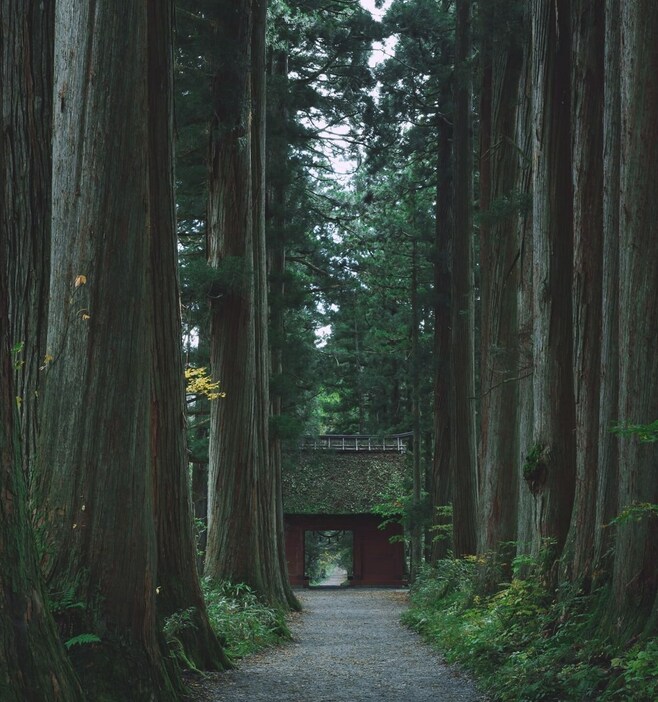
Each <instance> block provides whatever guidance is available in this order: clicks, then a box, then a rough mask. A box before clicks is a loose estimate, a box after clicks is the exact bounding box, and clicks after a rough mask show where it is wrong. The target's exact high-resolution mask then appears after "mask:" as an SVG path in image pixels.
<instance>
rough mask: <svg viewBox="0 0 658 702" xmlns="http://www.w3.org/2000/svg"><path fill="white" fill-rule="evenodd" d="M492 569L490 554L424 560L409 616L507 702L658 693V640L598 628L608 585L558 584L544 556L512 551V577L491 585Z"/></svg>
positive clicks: (641, 696)
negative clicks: (586, 588)
mask: <svg viewBox="0 0 658 702" xmlns="http://www.w3.org/2000/svg"><path fill="white" fill-rule="evenodd" d="M491 568H496V566H495V565H492V557H491V556H486V557H477V558H475V557H472V558H467V559H461V560H454V559H451V560H445V561H441V562H440V563H439V564H438V565H437V567H436V568H426V569H425V570H424V571H423V572H422V573H421V574H420V576H419V578H418V580H417V582H416V583H415V585H414V587H413V589H412V593H411V608H410V610H409V611H408V612H407V613H405V615H404V621H405V622H406V623H407V624H408V625H410V626H411V627H413V628H414V629H416V630H417V631H419V632H421V633H422V634H423V635H424V636H425V637H426V638H427V639H429V640H430V641H431V642H432V643H434V644H435V645H437V646H438V647H439V648H440V649H441V650H442V651H443V652H444V654H445V656H446V659H447V660H448V661H450V662H459V663H461V664H462V665H464V666H465V667H466V668H468V669H469V670H471V671H472V672H473V673H474V674H475V675H476V676H477V677H478V678H479V681H480V683H481V684H482V686H483V687H484V688H485V689H486V690H487V692H488V693H490V694H491V695H492V697H493V698H495V699H496V700H500V701H501V702H507V701H508V702H512V701H514V702H516V701H518V700H524V701H525V700H527V701H531V700H546V701H548V700H561V701H563V702H570V701H573V702H576V701H577V702H584V701H587V700H592V701H594V700H597V701H598V700H610V701H612V700H629V701H630V700H646V701H647V702H648V700H653V699H656V691H657V690H658V687H657V686H658V644H657V642H656V640H655V639H649V640H646V641H642V642H638V643H636V644H635V645H634V646H632V647H630V648H628V647H627V646H625V645H623V644H614V645H613V644H612V643H611V642H610V640H609V638H608V637H606V635H605V633H604V632H602V631H601V630H600V628H599V621H600V618H601V613H602V611H603V609H604V608H605V607H606V606H607V603H608V601H609V600H608V598H609V594H608V591H607V590H605V589H602V590H598V591H596V592H593V593H591V594H587V595H585V594H583V593H582V592H579V591H577V590H576V589H575V588H573V587H570V588H563V589H560V590H558V591H555V590H552V589H550V588H549V586H548V582H549V581H548V579H547V578H545V577H544V574H545V563H544V559H543V556H541V555H540V557H539V558H532V557H529V556H522V557H518V558H516V559H514V561H513V569H512V571H513V572H512V577H511V578H510V579H508V580H502V581H499V583H498V586H497V587H496V588H495V591H494V592H492V593H485V592H484V591H483V589H482V584H483V582H485V581H489V582H490V581H491V574H490V573H489V574H488V575H483V573H484V572H485V571H487V569H491ZM498 572H500V573H501V574H502V572H503V571H502V570H501V571H498ZM521 572H524V573H525V577H519V574H520V573H521Z"/></svg>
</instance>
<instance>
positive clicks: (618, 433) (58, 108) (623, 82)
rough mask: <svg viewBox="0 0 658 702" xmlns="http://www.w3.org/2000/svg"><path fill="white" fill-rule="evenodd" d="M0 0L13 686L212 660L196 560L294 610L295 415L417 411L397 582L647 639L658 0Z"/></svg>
mask: <svg viewBox="0 0 658 702" xmlns="http://www.w3.org/2000/svg"><path fill="white" fill-rule="evenodd" d="M382 6H384V7H382ZM371 10H372V12H371ZM373 13H375V14H373ZM0 20H1V34H0V71H1V74H0V75H1V78H0V101H1V103H2V118H1V119H2V136H1V141H0V163H1V164H2V165H1V169H0V174H1V176H0V249H1V250H2V251H4V252H5V255H4V256H3V261H2V265H1V266H0V340H1V345H0V373H2V380H1V382H0V455H1V460H2V464H1V474H0V475H1V480H2V483H1V486H0V590H1V591H2V595H1V598H0V698H1V699H2V700H3V701H4V700H7V701H8V702H13V701H14V700H16V701H17V702H18V701H24V700H35V701H40V700H44V701H46V700H47V701H48V702H53V701H54V702H57V701H62V702H69V701H77V700H83V699H97V700H135V701H138V700H140V701H141V700H149V699H158V700H163V701H165V702H166V701H167V700H178V699H183V696H184V694H185V683H184V680H183V677H182V670H183V669H186V668H187V669H189V668H193V669H198V670H221V669H224V668H226V667H229V666H230V665H231V664H232V663H231V658H230V657H229V656H228V655H227V652H226V647H227V646H226V641H225V640H222V636H219V635H218V634H217V632H216V631H215V630H214V628H213V626H212V625H211V621H210V618H209V612H208V608H209V601H208V597H207V593H206V595H205V596H204V589H203V588H204V587H205V586H204V585H203V583H204V582H214V583H224V585H222V587H230V586H227V585H225V584H226V583H232V584H233V585H236V584H244V585H245V586H248V588H250V590H249V592H250V593H255V594H254V595H253V597H254V599H255V598H256V596H257V597H258V598H259V601H260V602H262V603H265V604H267V605H268V606H271V607H273V608H275V609H277V610H279V611H291V610H296V609H298V608H299V602H298V600H297V598H296V596H295V593H294V592H293V590H292V589H291V587H290V585H289V582H288V575H287V566H286V560H285V544H284V529H283V505H282V499H281V474H282V471H284V470H285V463H286V456H287V447H289V446H295V445H296V444H297V443H298V442H299V440H300V439H301V438H302V437H303V436H308V435H321V434H331V433H340V434H371V435H384V434H395V433H401V432H407V431H410V432H412V435H413V450H412V453H411V460H410V464H411V465H410V473H409V480H408V482H407V483H406V484H404V485H399V484H397V485H394V486H393V485H392V486H387V485H382V501H383V503H385V504H383V505H382V512H383V513H386V514H387V516H389V517H390V516H394V517H395V518H398V519H399V520H400V521H402V522H403V523H404V525H405V530H406V534H407V540H408V556H409V575H410V580H411V581H412V582H413V581H416V580H417V581H419V582H421V583H425V585H426V584H427V583H428V582H430V581H431V582H433V583H436V582H437V580H436V578H438V581H439V582H442V580H441V578H444V579H445V577H447V576H445V573H446V572H447V573H449V577H448V580H450V579H451V578H452V579H453V580H455V582H456V581H457V580H459V579H460V578H461V579H462V580H463V579H464V578H465V577H466V575H464V573H465V572H466V570H464V571H460V570H458V569H459V568H462V567H463V568H464V569H470V570H469V571H468V577H469V578H471V579H472V580H473V582H477V587H475V589H474V590H473V591H472V592H471V594H470V595H469V597H470V599H471V601H470V604H472V602H473V601H474V600H473V598H476V597H478V598H479V597H482V598H485V597H492V598H495V597H496V593H499V595H500V591H499V588H500V586H501V582H506V583H517V584H516V585H514V587H516V588H521V589H523V588H526V590H524V593H525V595H527V596H528V597H532V596H534V595H536V590H533V591H532V592H530V591H529V589H528V588H529V586H527V584H528V583H533V584H538V583H540V584H541V588H542V589H541V593H542V594H541V597H543V598H548V599H549V600H550V601H551V602H552V603H554V605H555V607H556V608H557V609H556V610H555V611H556V612H557V611H558V610H559V608H560V606H562V612H563V615H564V616H563V619H565V620H566V618H567V615H565V614H564V613H565V612H567V613H569V616H571V614H572V613H573V612H572V610H571V609H569V607H570V606H571V605H570V604H567V602H569V603H571V602H573V598H587V597H589V596H591V595H594V594H596V598H597V599H596V602H597V608H598V609H597V611H596V612H591V611H590V612H588V616H591V619H592V620H593V621H594V624H592V631H594V630H595V631H596V636H598V637H600V639H601V640H604V641H606V642H610V645H611V646H616V647H617V648H615V649H614V650H615V651H620V650H624V648H628V647H629V646H634V645H645V644H646V642H649V646H651V645H653V644H651V642H652V641H653V642H654V644H655V636H656V630H657V627H658V569H657V567H656V563H658V538H657V537H658V519H657V515H658V479H657V475H656V471H657V470H658V453H657V452H658V392H657V390H658V355H657V354H656V339H657V338H658V307H657V302H656V301H657V300H658V235H657V232H656V221H658V211H657V209H658V205H657V199H656V194H657V193H658V138H657V136H656V135H658V49H657V48H656V46H657V45H656V42H655V37H656V35H657V34H658V5H655V3H654V2H652V1H651V0H636V1H634V2H630V1H627V0H605V2H603V1H602V0H532V1H530V0H407V1H406V2H403V1H402V0H392V2H374V3H373V4H372V6H370V9H366V7H364V6H362V5H361V3H360V2H358V1H357V0H269V2H267V0H178V1H177V3H176V5H174V2H173V1H171V0H145V1H144V2H139V3H135V2H128V1H127V0H96V2H94V3H87V2H83V0H57V2H53V3H36V2H23V1H22V0H0ZM446 563H447V564H450V565H448V566H446V565H445V564H446ZM437 564H438V565H437ZM441 564H444V565H443V566H441ZM459 564H461V565H459ZM469 564H471V565H469ZM473 564H475V565H473ZM437 567H438V568H439V570H438V571H437V570H432V568H437ZM441 567H443V568H444V570H443V571H441V570H440V568H441ZM445 568H448V570H447V571H446V570H445ZM450 569H452V570H450ZM437 572H438V573H439V575H438V576H437V575H436V573H437ZM441 573H443V575H441ZM450 573H452V575H450ZM460 573H461V575H460ZM453 576H454V577H453ZM519 583H526V585H522V584H519ZM533 587H534V585H533ZM430 590H431V588H430ZM432 592H434V595H432V597H433V598H434V600H438V599H440V598H439V597H438V595H437V594H436V591H435V590H433V591H432ZM506 592H507V591H506ZM533 593H534V595H533ZM525 595H524V596H525ZM471 596H472V597H471ZM250 597H251V595H250ZM506 597H507V595H506ZM569 598H571V599H569ZM430 599H431V598H430ZM492 601H494V600H492ZM501 601H502V600H501V599H500V596H499V599H498V602H501ZM579 601H585V600H584V599H583V600H579ZM560 603H562V605H561V604H560ZM470 604H469V606H470ZM524 611H525V610H524ZM533 611H534V610H533ZM542 611H543V610H542ZM181 613H184V616H183V617H182V619H181ZM574 616H576V615H574ZM578 616H580V615H578ZM176 617H178V619H177V621H179V623H180V622H181V621H182V622H183V624H182V625H180V626H178V627H177V629H176V635H175V639H174V640H172V638H171V637H170V636H167V635H166V631H167V623H171V622H172V618H176ZM552 621H553V620H552ZM555 622H558V624H559V623H560V615H556V619H555V621H554V622H553V623H555ZM412 623H413V622H412ZM558 624H555V627H556V628H555V630H553V631H549V627H548V626H546V627H544V629H543V630H541V631H540V632H539V635H540V636H544V638H550V637H551V636H552V635H554V634H556V631H557V629H558V628H559V626H558ZM551 626H552V624H551ZM511 628H513V627H511ZM520 645H523V644H520ZM174 648H175V651H174ZM610 650H612V649H610ZM643 650H644V649H643ZM646 650H647V651H648V650H649V649H648V648H647V649H646ZM651 650H652V651H653V654H651V655H653V656H654V657H653V658H645V660H649V661H654V663H650V665H653V668H650V667H649V668H648V673H647V674H646V675H647V678H646V679H647V680H648V679H650V678H651V676H653V678H654V679H655V675H656V670H658V664H656V663H655V660H656V659H655V645H654V647H653V649H651ZM592 655H594V654H592ZM597 655H598V654H597ZM615 655H616V654H614V653H610V651H608V652H607V653H606V656H607V658H606V659H605V664H600V665H603V666H604V667H606V671H607V673H606V674H608V673H609V674H610V675H612V674H613V673H615V670H617V673H616V675H617V677H618V678H619V679H622V678H623V676H624V675H625V673H624V672H623V671H624V670H625V671H626V672H627V671H628V669H623V666H622V667H621V668H620V667H619V666H620V665H621V664H619V663H616V664H615V663H613V661H614V660H618V659H615V658H614V656H615ZM649 655H650V654H647V656H649ZM615 666H617V667H616V668H615ZM619 671H622V672H619ZM602 675H603V674H602ZM643 680H644V678H643ZM642 684H643V685H644V687H641V688H639V689H641V691H642V692H641V694H645V695H646V699H650V698H651V691H650V689H649V687H648V686H647V685H646V684H645V683H644V682H643V683H642ZM583 689H584V688H583ZM600 689H602V688H599V690H600ZM500 694H501V695H502V693H500ZM543 694H544V696H542V693H541V692H538V693H537V696H536V697H533V698H532V699H555V697H551V695H553V694H557V693H555V692H554V691H550V690H547V691H545V692H544V693H543ZM579 694H581V693H579ZM597 694H598V693H597V691H596V687H595V686H594V687H593V688H592V689H589V688H588V690H587V691H586V692H582V694H581V699H597ZM615 694H616V693H615ZM633 694H635V696H633ZM586 695H590V696H589V697H588V696H586ZM619 695H621V696H619V697H617V698H615V697H614V696H611V697H609V699H643V698H642V697H638V696H637V694H636V693H629V695H631V696H626V697H624V696H623V693H622V692H619ZM501 699H515V698H514V697H513V696H508V697H504V696H501Z"/></svg>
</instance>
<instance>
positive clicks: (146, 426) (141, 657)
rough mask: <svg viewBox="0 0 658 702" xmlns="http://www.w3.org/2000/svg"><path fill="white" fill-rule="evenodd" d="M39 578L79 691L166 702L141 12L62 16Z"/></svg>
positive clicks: (106, 8) (85, 7) (64, 9)
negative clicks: (66, 639) (53, 605)
mask: <svg viewBox="0 0 658 702" xmlns="http://www.w3.org/2000/svg"><path fill="white" fill-rule="evenodd" d="M55 37H56V39H55V71H54V74H55V104H54V120H53V235H52V266H51V281H50V310H49V318H48V342H47V343H48V352H49V355H50V356H51V357H52V360H50V362H49V363H48V368H47V371H46V383H45V392H44V396H43V416H42V419H43V421H42V430H41V435H40V441H39V455H38V458H39V462H38V469H37V472H38V475H37V480H36V493H37V505H38V507H37V509H38V513H37V515H36V518H37V521H38V524H39V525H40V528H41V529H42V530H43V535H44V543H45V549H46V553H45V560H44V568H45V573H46V577H47V580H48V582H49V584H50V585H51V587H52V588H53V589H54V590H55V591H59V592H62V593H71V594H72V595H73V596H74V597H75V601H79V602H81V603H82V604H83V608H76V609H73V610H66V611H65V613H64V614H63V616H62V617H61V622H60V626H61V627H62V628H63V629H65V630H66V632H65V633H67V634H69V635H74V634H81V633H95V634H97V635H98V636H99V637H100V639H101V642H100V643H98V644H94V645H90V646H78V647H76V649H73V650H75V655H74V660H75V663H76V667H77V670H78V672H79V674H80V675H81V678H82V681H83V686H84V687H85V689H88V690H90V691H91V690H93V695H94V696H96V697H100V696H102V695H104V694H108V695H115V696H118V695H121V696H122V699H126V700H146V699H151V698H153V697H157V699H159V700H169V699H172V700H173V699H175V698H176V691H175V687H176V681H175V678H174V677H172V674H171V671H169V670H167V668H166V664H165V659H164V658H163V656H162V651H161V649H160V644H159V641H158V636H157V629H156V603H155V597H156V586H157V582H156V577H157V545H156V529H155V518H154V510H153V496H154V485H153V476H152V456H151V441H150V432H151V413H150V402H149V398H151V397H152V394H151V391H152V388H151V371H152V361H151V358H150V351H151V349H152V346H153V328H152V325H153V301H152V294H153V289H152V285H151V280H150V271H149V269H150V250H149V246H150V237H149V227H150V221H149V199H150V193H149V164H148V143H149V135H148V131H147V120H148V102H147V38H148V37H147V12H146V5H139V4H135V3H131V2H117V0H112V1H111V2H110V1H109V0H103V1H99V2H96V3H94V4H92V5H89V4H88V3H85V2H80V1H79V0H69V1H68V2H61V3H58V4H57V10H56V19H55Z"/></svg>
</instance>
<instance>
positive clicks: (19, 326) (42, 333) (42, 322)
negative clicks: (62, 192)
mask: <svg viewBox="0 0 658 702" xmlns="http://www.w3.org/2000/svg"><path fill="white" fill-rule="evenodd" d="M5 5H6V7H5V8H4V12H3V15H4V18H3V23H2V27H3V30H2V31H3V35H6V37H7V41H6V44H5V46H6V49H5V51H6V52H7V53H6V60H5V61H3V74H2V76H1V82H0V85H1V86H2V89H3V96H2V103H3V110H2V114H3V121H5V120H7V122H6V123H5V125H4V127H3V139H6V140H7V143H6V144H5V147H4V150H3V154H4V158H3V161H2V164H3V165H2V167H3V168H5V169H6V172H7V174H9V173H12V174H13V175H8V177H7V178H5V179H4V181H3V182H4V192H3V197H4V198H5V203H6V206H5V207H3V211H2V213H0V217H2V225H3V226H4V227H7V231H8V232H9V234H10V235H9V241H8V242H7V248H6V249H5V251H6V257H5V263H4V264H3V265H7V267H8V275H9V278H8V280H9V281H10V282H9V285H10V289H9V319H10V323H11V345H12V347H13V348H14V349H16V350H15V351H14V359H15V364H14V370H15V375H14V377H15V389H16V396H17V397H18V398H20V399H19V401H18V402H19V407H18V408H19V417H20V424H19V426H20V434H21V442H20V446H21V452H22V458H23V468H24V470H25V473H26V475H27V476H28V478H29V476H30V474H31V472H32V467H33V464H34V456H35V449H36V441H37V435H38V430H39V413H38V397H39V378H40V371H39V368H40V367H41V366H42V365H43V359H44V356H45V354H46V333H47V327H46V321H47V319H48V277H49V275H50V270H49V265H50V184H51V166H52V160H51V148H50V146H51V125H52V94H53V83H52V81H53V55H52V54H53V37H54V32H53V29H54V27H53V23H54V16H55V4H54V3H25V2H23V3H21V4H20V9H18V5H16V3H11V2H7V3H5ZM13 5H16V7H15V8H12V6H13ZM9 37H12V39H11V40H9ZM11 50H13V51H14V52H15V53H14V54H11V55H10V53H9V52H10V51H11ZM28 76H29V79H28ZM18 348H20V351H19V350H18Z"/></svg>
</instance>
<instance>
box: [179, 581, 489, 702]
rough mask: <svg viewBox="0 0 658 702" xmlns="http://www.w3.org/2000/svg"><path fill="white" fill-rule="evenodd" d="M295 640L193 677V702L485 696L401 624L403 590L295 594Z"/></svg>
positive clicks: (393, 701) (472, 700)
mask: <svg viewBox="0 0 658 702" xmlns="http://www.w3.org/2000/svg"><path fill="white" fill-rule="evenodd" d="M297 594H298V596H299V597H300V599H301V601H302V605H303V607H304V611H303V612H302V613H301V614H295V615H292V616H291V618H290V628H291V632H292V636H293V640H292V641H291V642H290V643H288V644H284V645H283V646H281V647H279V648H276V649H269V650H265V651H262V652H260V653H258V654H255V655H253V656H250V657H248V658H246V659H245V660H243V661H242V662H240V664H239V667H238V668H237V669H236V670H232V671H227V672H225V673H218V674H212V675H210V676H208V677H207V678H205V679H203V680H199V679H196V680H194V681H192V691H193V697H192V699H193V700H195V702H243V701H244V702H246V701H247V700H249V702H275V701H276V702H308V701H309V700H312V701H313V702H482V701H483V700H486V697H484V696H483V695H482V694H480V693H478V691H477V690H476V688H475V686H474V685H473V683H472V682H471V681H470V680H469V679H468V678H467V677H466V675H465V674H463V673H461V672H460V671H459V670H457V669H456V668H454V667H453V666H448V665H446V664H445V663H444V662H443V661H442V660H441V657H440V656H439V655H438V654H437V653H436V652H435V651H434V650H433V649H432V648H430V647H429V646H428V645H427V644H425V643H423V641H421V639H420V637H419V636H418V635H417V634H415V633H413V632H412V631H410V630H409V629H406V628H405V627H403V626H402V625H401V624H400V614H401V613H402V611H403V610H404V609H405V608H406V607H407V593H406V591H401V590H380V589H356V588H354V589H350V588H325V589H312V590H304V591H302V592H299V593H297Z"/></svg>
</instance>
